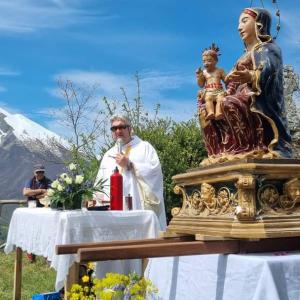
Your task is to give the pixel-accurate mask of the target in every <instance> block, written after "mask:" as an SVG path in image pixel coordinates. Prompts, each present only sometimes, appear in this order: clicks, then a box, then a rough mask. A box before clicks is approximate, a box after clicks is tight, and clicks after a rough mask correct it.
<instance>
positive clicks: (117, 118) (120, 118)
mask: <svg viewBox="0 0 300 300" xmlns="http://www.w3.org/2000/svg"><path fill="white" fill-rule="evenodd" d="M114 121H122V122H124V123H125V125H128V126H130V127H132V126H131V121H130V119H129V118H128V117H127V116H125V115H121V114H117V115H113V116H112V117H111V118H110V123H111V124H112V123H113V122H114Z"/></svg>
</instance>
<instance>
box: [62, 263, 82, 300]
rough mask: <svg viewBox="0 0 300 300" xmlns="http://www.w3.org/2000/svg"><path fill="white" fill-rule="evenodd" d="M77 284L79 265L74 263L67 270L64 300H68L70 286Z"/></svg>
mask: <svg viewBox="0 0 300 300" xmlns="http://www.w3.org/2000/svg"><path fill="white" fill-rule="evenodd" d="M74 283H79V263H77V262H74V263H73V265H72V266H71V267H70V269H69V274H68V276H67V280H66V282H65V300H67V299H68V297H67V292H70V291H71V287H72V284H74Z"/></svg>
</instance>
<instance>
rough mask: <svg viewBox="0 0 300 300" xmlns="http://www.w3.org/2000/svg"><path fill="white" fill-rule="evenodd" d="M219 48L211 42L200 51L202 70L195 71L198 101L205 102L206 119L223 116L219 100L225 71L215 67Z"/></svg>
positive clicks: (221, 97) (222, 91)
mask: <svg viewBox="0 0 300 300" xmlns="http://www.w3.org/2000/svg"><path fill="white" fill-rule="evenodd" d="M218 55H219V48H218V47H217V46H216V45H215V44H214V43H213V44H212V45H211V47H210V48H208V49H205V50H204V51H203V52H202V62H203V66H204V70H202V69H201V68H199V69H198V70H197V71H196V76H197V82H198V85H199V86H200V87H201V88H204V89H203V90H201V91H200V92H199V93H198V101H200V102H201V101H202V102H204V103H205V109H206V118H205V119H206V120H207V121H208V120H213V119H216V120H219V119H222V118H223V114H222V110H221V101H222V99H223V98H224V96H225V95H226V94H225V91H224V89H223V86H222V81H223V82H224V83H225V76H226V74H225V72H224V70H223V69H220V68H217V63H218Z"/></svg>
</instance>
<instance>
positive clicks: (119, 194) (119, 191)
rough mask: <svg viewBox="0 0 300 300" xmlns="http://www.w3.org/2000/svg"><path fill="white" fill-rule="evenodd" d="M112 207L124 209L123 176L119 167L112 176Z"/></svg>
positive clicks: (112, 208)
mask: <svg viewBox="0 0 300 300" xmlns="http://www.w3.org/2000/svg"><path fill="white" fill-rule="evenodd" d="M110 209H111V210H123V176H122V175H121V174H120V173H119V170H118V167H116V168H115V169H114V172H113V174H112V175H111V176H110Z"/></svg>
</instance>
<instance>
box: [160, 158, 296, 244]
mask: <svg viewBox="0 0 300 300" xmlns="http://www.w3.org/2000/svg"><path fill="white" fill-rule="evenodd" d="M173 180H174V182H175V183H176V186H175V192H176V193H177V194H181V195H182V198H183V203H182V207H181V208H173V210H172V215H173V218H172V220H171V222H170V224H169V226H168V227H167V231H166V233H165V236H172V235H195V236H196V238H197V237H201V236H214V237H222V238H242V239H243V238H246V239H256V238H258V239H260V238H277V237H291V236H300V160H295V159H272V160H267V159H266V160H264V159H245V160H239V161H235V162H230V163H224V164H218V165H215V166H210V167H203V168H199V169H192V170H189V171H187V172H186V173H184V174H179V175H176V176H174V177H173Z"/></svg>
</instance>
